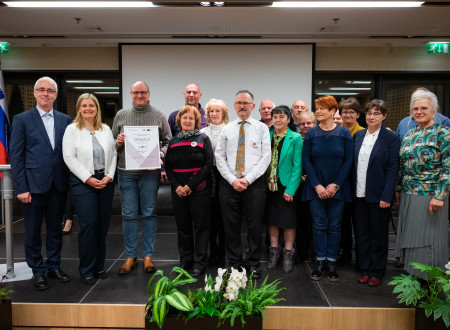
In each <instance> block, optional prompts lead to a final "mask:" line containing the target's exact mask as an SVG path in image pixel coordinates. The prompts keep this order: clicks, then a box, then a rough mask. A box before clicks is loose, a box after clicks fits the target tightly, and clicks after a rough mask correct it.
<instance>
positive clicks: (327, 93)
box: [316, 93, 359, 95]
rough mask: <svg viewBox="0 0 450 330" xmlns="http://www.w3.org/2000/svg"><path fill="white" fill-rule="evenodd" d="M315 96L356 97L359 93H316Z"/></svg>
mask: <svg viewBox="0 0 450 330" xmlns="http://www.w3.org/2000/svg"><path fill="white" fill-rule="evenodd" d="M316 94H317V95H330V94H333V95H358V94H359V93H316Z"/></svg>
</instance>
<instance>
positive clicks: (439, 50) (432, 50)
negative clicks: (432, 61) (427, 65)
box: [427, 42, 450, 54]
mask: <svg viewBox="0 0 450 330" xmlns="http://www.w3.org/2000/svg"><path fill="white" fill-rule="evenodd" d="M449 44H450V43H449V42H429V43H427V54H449Z"/></svg>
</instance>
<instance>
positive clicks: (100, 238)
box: [70, 174, 114, 278]
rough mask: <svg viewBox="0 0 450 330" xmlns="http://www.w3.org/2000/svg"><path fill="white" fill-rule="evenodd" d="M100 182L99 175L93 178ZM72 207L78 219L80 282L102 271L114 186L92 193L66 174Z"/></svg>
mask: <svg viewBox="0 0 450 330" xmlns="http://www.w3.org/2000/svg"><path fill="white" fill-rule="evenodd" d="M94 177H95V178H96V179H99V180H101V179H102V178H103V174H99V175H96V176H94ZM70 188H71V190H72V203H73V206H74V208H75V212H76V214H77V216H78V222H79V225H80V230H79V232H78V253H79V257H80V265H79V268H78V269H79V272H80V276H81V277H82V278H87V277H91V276H93V275H94V272H99V271H102V270H103V267H104V264H105V256H106V235H107V234H108V229H109V222H110V218H111V207H112V200H113V194H114V183H113V182H110V183H108V184H107V185H106V187H105V188H104V189H95V188H93V187H91V186H89V185H87V184H85V183H84V182H82V181H81V180H79V179H78V178H77V177H75V175H73V174H70Z"/></svg>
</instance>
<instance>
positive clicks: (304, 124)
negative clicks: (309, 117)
mask: <svg viewBox="0 0 450 330" xmlns="http://www.w3.org/2000/svg"><path fill="white" fill-rule="evenodd" d="M312 124H314V123H313V122H312V121H307V122H306V123H300V126H306V125H308V126H309V125H312Z"/></svg>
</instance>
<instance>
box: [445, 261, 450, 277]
mask: <svg viewBox="0 0 450 330" xmlns="http://www.w3.org/2000/svg"><path fill="white" fill-rule="evenodd" d="M444 267H445V269H447V270H446V271H445V274H447V275H450V261H449V262H448V263H447V264H446V265H445V266H444Z"/></svg>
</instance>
